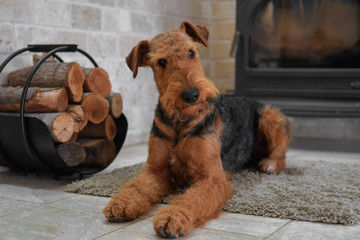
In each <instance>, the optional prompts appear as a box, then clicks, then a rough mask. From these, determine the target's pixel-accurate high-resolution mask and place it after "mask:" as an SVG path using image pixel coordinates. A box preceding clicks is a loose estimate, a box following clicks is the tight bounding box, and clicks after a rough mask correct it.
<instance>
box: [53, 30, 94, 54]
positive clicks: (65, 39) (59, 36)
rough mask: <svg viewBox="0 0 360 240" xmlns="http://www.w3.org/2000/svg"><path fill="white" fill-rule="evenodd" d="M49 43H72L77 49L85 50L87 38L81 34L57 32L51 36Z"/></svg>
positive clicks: (64, 31)
mask: <svg viewBox="0 0 360 240" xmlns="http://www.w3.org/2000/svg"><path fill="white" fill-rule="evenodd" d="M50 43H64V44H66V43H72V44H77V45H78V47H79V48H81V49H84V50H85V49H86V46H87V44H86V43H87V37H86V34H85V33H83V32H77V31H71V30H69V31H67V30H60V31H58V30H57V31H54V32H53V33H52V34H51V37H50Z"/></svg>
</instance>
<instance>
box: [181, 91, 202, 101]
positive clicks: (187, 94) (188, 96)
mask: <svg viewBox="0 0 360 240" xmlns="http://www.w3.org/2000/svg"><path fill="white" fill-rule="evenodd" d="M199 97H200V92H199V89H197V88H187V89H185V90H184V91H183V92H182V94H181V98H182V100H183V101H184V102H186V103H194V102H196V101H197V100H198V99H199Z"/></svg>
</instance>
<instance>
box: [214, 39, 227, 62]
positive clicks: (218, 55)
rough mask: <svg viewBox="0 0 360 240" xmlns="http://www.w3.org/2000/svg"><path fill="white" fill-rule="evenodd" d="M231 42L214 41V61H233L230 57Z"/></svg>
mask: <svg viewBox="0 0 360 240" xmlns="http://www.w3.org/2000/svg"><path fill="white" fill-rule="evenodd" d="M230 49H231V41H228V40H226V41H216V40H214V41H212V44H211V58H212V59H231V58H232V57H230Z"/></svg>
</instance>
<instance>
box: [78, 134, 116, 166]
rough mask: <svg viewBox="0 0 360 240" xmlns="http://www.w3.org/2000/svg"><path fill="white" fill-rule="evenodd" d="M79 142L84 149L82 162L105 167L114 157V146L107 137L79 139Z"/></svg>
mask: <svg viewBox="0 0 360 240" xmlns="http://www.w3.org/2000/svg"><path fill="white" fill-rule="evenodd" d="M79 143H80V144H81V146H82V147H83V148H84V149H85V151H86V159H85V162H84V164H87V165H100V166H102V167H107V166H108V165H109V164H110V163H111V162H112V161H113V160H114V159H115V157H116V146H115V143H114V142H113V141H110V140H108V139H94V140H89V139H81V140H79Z"/></svg>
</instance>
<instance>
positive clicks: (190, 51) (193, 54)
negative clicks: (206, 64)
mask: <svg viewBox="0 0 360 240" xmlns="http://www.w3.org/2000/svg"><path fill="white" fill-rule="evenodd" d="M188 54H189V58H194V56H195V52H194V51H193V50H191V49H190V50H189V52H188Z"/></svg>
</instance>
